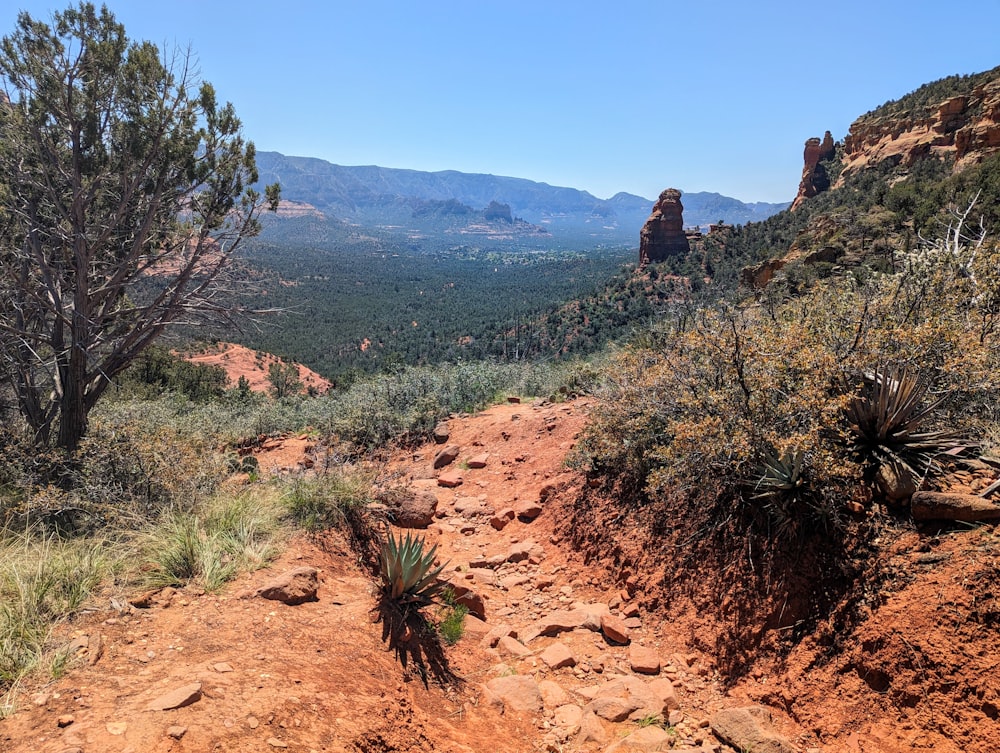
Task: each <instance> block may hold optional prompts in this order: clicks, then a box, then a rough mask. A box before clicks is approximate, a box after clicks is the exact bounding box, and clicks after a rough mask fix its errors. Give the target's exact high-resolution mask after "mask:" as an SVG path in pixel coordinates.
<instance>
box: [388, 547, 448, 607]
mask: <svg viewBox="0 0 1000 753" xmlns="http://www.w3.org/2000/svg"><path fill="white" fill-rule="evenodd" d="M425 545H426V542H425V541H424V539H423V538H414V537H412V536H410V534H409V533H407V534H406V538H400V539H397V538H396V537H395V536H394V535H393V534H392V532H391V531H390V533H389V536H388V537H387V539H386V541H385V543H384V544H383V545H382V552H381V556H380V565H381V575H382V584H383V587H384V588H385V593H386V595H387V596H388V597H389V598H390V599H392V600H393V601H397V602H401V603H413V602H416V603H419V604H429V603H430V602H431V600H432V598H433V596H434V594H435V593H436V592H437V591H439V590H440V589H441V587H442V585H443V584H442V583H441V582H440V581H439V580H438V579H437V576H438V575H440V574H441V571H442V570H443V569H444V565H441V566H439V567H434V555H435V553H436V552H437V544H435V545H434V546H432V547H431V548H430V549H429V550H427V551H424V548H425Z"/></svg>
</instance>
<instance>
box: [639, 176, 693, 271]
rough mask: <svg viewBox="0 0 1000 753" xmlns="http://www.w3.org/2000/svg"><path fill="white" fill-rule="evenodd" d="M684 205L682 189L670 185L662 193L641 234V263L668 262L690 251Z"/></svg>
mask: <svg viewBox="0 0 1000 753" xmlns="http://www.w3.org/2000/svg"><path fill="white" fill-rule="evenodd" d="M683 215H684V205H683V204H681V192H680V191H678V190H677V189H676V188H668V189H666V190H665V191H663V193H661V194H660V198H659V199H658V200H657V202H656V204H655V205H654V206H653V213H652V214H651V215H649V219H648V220H646V224H645V225H643V227H642V230H641V231H640V233H639V263H640V264H649V263H650V262H653V263H655V262H661V261H666V260H667V259H669V258H672V257H675V256H683V255H685V254H687V253H688V252H689V251H690V250H691V244H690V243H689V242H688V238H687V235H686V234H685V232H684V217H683Z"/></svg>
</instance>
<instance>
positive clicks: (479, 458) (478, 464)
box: [465, 452, 490, 468]
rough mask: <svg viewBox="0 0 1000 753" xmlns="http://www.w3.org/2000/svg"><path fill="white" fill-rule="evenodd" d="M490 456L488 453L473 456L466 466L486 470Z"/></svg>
mask: <svg viewBox="0 0 1000 753" xmlns="http://www.w3.org/2000/svg"><path fill="white" fill-rule="evenodd" d="M489 459H490V454H489V453H488V452H483V453H480V454H479V455H473V456H472V457H471V458H469V459H468V460H467V461H466V463H465V464H466V465H467V466H469V467H470V468H485V467H486V464H487V463H488V462H489Z"/></svg>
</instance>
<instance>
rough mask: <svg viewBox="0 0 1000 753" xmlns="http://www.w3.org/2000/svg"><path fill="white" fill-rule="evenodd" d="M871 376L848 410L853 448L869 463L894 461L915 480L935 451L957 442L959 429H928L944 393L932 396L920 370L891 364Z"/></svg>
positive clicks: (857, 454)
mask: <svg viewBox="0 0 1000 753" xmlns="http://www.w3.org/2000/svg"><path fill="white" fill-rule="evenodd" d="M866 381H867V384H866V386H865V387H864V388H863V389H862V391H861V393H860V394H859V395H857V396H856V397H854V398H853V399H852V400H851V402H850V403H849V404H848V406H847V408H846V411H845V415H846V418H847V424H848V429H849V430H850V433H851V434H852V435H853V437H852V440H851V450H852V451H853V452H854V454H855V455H856V456H858V457H859V458H860V459H861V460H862V462H864V463H865V464H867V465H868V466H869V467H872V468H875V469H876V470H877V469H878V468H879V467H880V466H882V465H886V464H892V465H893V466H894V467H895V468H896V469H900V470H902V471H904V472H906V473H908V474H910V476H911V477H912V478H914V479H915V478H918V477H919V476H921V475H922V474H923V473H924V472H925V471H926V470H927V468H928V467H929V466H930V464H931V462H932V460H933V459H934V456H936V455H938V454H940V453H942V452H944V451H946V450H948V449H950V448H952V447H954V446H955V445H956V442H957V439H958V435H957V434H956V433H955V432H951V431H931V430H928V429H927V428H926V427H927V424H928V423H929V421H930V419H931V418H932V417H933V415H934V412H935V411H936V410H937V408H938V407H940V405H941V403H942V402H943V400H944V398H943V397H942V398H938V399H937V400H932V401H927V400H926V399H925V398H926V397H927V392H928V389H929V388H928V385H927V384H926V383H925V382H924V381H923V380H921V378H920V376H919V374H917V373H914V372H912V371H909V370H907V369H906V367H886V368H883V369H876V371H875V373H874V375H872V376H871V377H869V378H868V379H867V380H866Z"/></svg>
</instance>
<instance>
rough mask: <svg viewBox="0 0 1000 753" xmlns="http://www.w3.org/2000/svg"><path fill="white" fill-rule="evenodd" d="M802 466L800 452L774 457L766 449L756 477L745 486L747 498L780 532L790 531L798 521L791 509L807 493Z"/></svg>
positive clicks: (774, 455)
mask: <svg viewBox="0 0 1000 753" xmlns="http://www.w3.org/2000/svg"><path fill="white" fill-rule="evenodd" d="M804 463H805V453H804V452H802V451H801V450H794V451H788V450H786V451H785V452H783V453H782V454H781V455H778V453H777V452H776V451H775V450H774V449H772V448H768V449H767V450H766V451H765V452H764V457H763V458H762V460H761V462H760V463H759V465H758V466H757V473H756V475H755V476H754V478H752V479H750V480H749V482H748V483H747V486H748V487H749V490H750V492H751V494H750V499H752V500H754V501H755V502H759V503H761V506H762V507H763V509H764V511H765V512H766V513H767V515H768V516H769V517H770V518H771V520H772V521H773V522H774V523H776V524H777V525H778V528H779V529H780V530H783V531H785V530H792V529H794V527H795V525H796V524H797V522H798V521H796V520H795V517H796V516H795V514H794V510H793V507H794V506H795V504H796V502H798V501H799V500H800V499H801V498H802V497H803V496H804V495H805V494H807V492H808V490H807V489H806V488H805V482H806V479H805V474H804V473H803V465H804Z"/></svg>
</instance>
